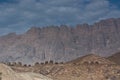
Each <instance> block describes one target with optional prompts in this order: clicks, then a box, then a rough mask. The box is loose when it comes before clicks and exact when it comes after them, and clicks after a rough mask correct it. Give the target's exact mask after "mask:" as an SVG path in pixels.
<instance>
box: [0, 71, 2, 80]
mask: <svg viewBox="0 0 120 80" xmlns="http://www.w3.org/2000/svg"><path fill="white" fill-rule="evenodd" d="M0 80H2V73H1V72H0Z"/></svg>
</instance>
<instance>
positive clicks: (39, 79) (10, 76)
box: [0, 63, 52, 80]
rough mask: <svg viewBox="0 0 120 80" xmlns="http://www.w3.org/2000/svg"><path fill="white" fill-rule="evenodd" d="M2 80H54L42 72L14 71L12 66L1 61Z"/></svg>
mask: <svg viewBox="0 0 120 80" xmlns="http://www.w3.org/2000/svg"><path fill="white" fill-rule="evenodd" d="M0 80H52V79H50V78H48V77H45V76H43V75H41V74H37V73H32V72H27V73H25V72H24V73H17V72H14V71H13V70H12V69H11V68H10V67H8V66H7V65H5V64H2V63H0Z"/></svg>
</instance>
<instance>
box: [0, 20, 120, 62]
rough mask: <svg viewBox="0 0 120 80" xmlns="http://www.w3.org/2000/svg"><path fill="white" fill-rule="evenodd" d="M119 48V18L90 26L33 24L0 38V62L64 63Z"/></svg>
mask: <svg viewBox="0 0 120 80" xmlns="http://www.w3.org/2000/svg"><path fill="white" fill-rule="evenodd" d="M118 51H120V18H118V19H113V18H112V19H107V20H102V21H100V22H97V23H95V24H93V25H88V24H82V25H77V26H76V27H74V28H71V27H68V26H64V25H63V26H60V27H55V26H50V27H45V28H36V27H33V28H31V29H30V30H28V31H27V32H26V33H24V34H21V35H16V34H15V33H10V34H8V35H5V36H1V37H0V61H2V62H15V61H16V62H22V63H27V64H31V63H34V62H45V61H50V60H53V61H54V62H66V61H70V60H72V59H75V58H78V57H80V56H83V55H86V54H88V53H98V54H99V55H102V56H109V55H111V54H112V53H115V52H118Z"/></svg>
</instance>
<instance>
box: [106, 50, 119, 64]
mask: <svg viewBox="0 0 120 80" xmlns="http://www.w3.org/2000/svg"><path fill="white" fill-rule="evenodd" d="M108 59H109V60H111V61H114V62H115V63H117V64H120V52H118V53H115V54H113V55H112V56H110V57H108Z"/></svg>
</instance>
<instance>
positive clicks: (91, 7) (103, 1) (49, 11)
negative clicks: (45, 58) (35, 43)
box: [0, 0, 120, 35]
mask: <svg viewBox="0 0 120 80" xmlns="http://www.w3.org/2000/svg"><path fill="white" fill-rule="evenodd" d="M119 17H120V0H0V35H4V34H7V33H9V32H17V33H22V32H24V31H26V30H27V29H29V28H30V27H32V26H39V27H43V26H48V25H61V24H67V25H72V26H74V25H76V24H81V23H89V24H92V23H94V22H96V21H99V20H101V19H106V18H119Z"/></svg>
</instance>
